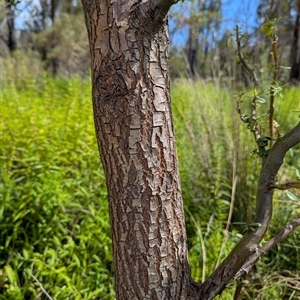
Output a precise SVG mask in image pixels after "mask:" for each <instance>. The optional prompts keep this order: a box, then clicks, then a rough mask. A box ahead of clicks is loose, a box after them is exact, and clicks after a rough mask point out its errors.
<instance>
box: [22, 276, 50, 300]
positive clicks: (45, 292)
mask: <svg viewBox="0 0 300 300" xmlns="http://www.w3.org/2000/svg"><path fill="white" fill-rule="evenodd" d="M26 272H27V274H29V276H31V277H32V278H33V279H34V281H36V282H37V283H38V285H39V286H40V288H41V290H42V292H43V293H44V294H45V295H46V297H47V298H48V299H49V300H53V298H52V297H51V296H50V295H49V294H48V293H47V291H46V290H45V289H44V288H43V286H42V284H41V283H40V282H39V281H38V279H37V278H36V277H35V276H34V275H32V274H31V273H29V272H28V271H26Z"/></svg>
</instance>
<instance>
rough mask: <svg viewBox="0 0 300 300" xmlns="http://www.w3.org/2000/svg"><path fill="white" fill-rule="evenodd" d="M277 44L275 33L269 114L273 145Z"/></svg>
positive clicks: (272, 142)
mask: <svg viewBox="0 0 300 300" xmlns="http://www.w3.org/2000/svg"><path fill="white" fill-rule="evenodd" d="M277 46H278V37H277V36H276V35H275V34H274V35H273V37H272V50H273V51H272V54H273V55H272V56H273V61H274V69H273V81H272V84H271V89H270V115H269V128H270V137H271V141H270V144H271V147H272V146H273V144H274V141H273V138H274V136H275V126H274V111H275V107H274V102H275V86H276V84H277V77H278V68H279V66H278V52H277Z"/></svg>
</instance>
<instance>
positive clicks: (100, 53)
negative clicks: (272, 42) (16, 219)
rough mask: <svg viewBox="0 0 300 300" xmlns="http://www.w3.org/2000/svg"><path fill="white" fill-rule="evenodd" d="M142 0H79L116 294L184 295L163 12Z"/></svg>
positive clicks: (184, 268) (182, 235) (181, 221)
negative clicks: (106, 194)
mask: <svg viewBox="0 0 300 300" xmlns="http://www.w3.org/2000/svg"><path fill="white" fill-rule="evenodd" d="M137 2H138V1H134V0H127V1H88V0H82V3H83V8H84V13H85V20H86V25H87V29H88V35H89V42H90V51H91V58H92V62H91V68H92V86H93V108H94V116H95V126H96V134H97V141H98V145H99V150H100V153H101V160H102V164H103V167H104V171H105V174H106V179H107V187H108V192H109V205H110V217H111V231H112V241H113V251H114V267H115V276H116V291H117V298H118V299H187V295H188V293H189V280H190V279H189V268H188V262H187V245H186V232H185V224H184V214H183V205H182V198H181V191H180V182H179V175H178V165H177V157H176V151H175V143H174V134H173V127H172V119H171V113H170V109H171V108H170V95H169V68H168V47H169V41H168V32H167V26H166V18H165V17H164V16H162V15H161V14H160V13H159V12H158V10H157V9H156V10H155V8H157V7H155V8H154V9H153V10H152V9H150V10H149V4H148V3H143V4H139V5H137ZM139 2H140V1H139ZM110 3H112V4H110ZM147 15H148V17H147Z"/></svg>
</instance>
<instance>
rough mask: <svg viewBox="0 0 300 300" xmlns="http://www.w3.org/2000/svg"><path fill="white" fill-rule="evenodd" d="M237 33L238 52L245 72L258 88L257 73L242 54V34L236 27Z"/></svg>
mask: <svg viewBox="0 0 300 300" xmlns="http://www.w3.org/2000/svg"><path fill="white" fill-rule="evenodd" d="M235 33H236V43H237V50H238V56H239V59H240V62H241V64H242V65H243V67H244V68H245V70H246V71H247V72H248V73H249V74H250V76H251V78H252V80H253V82H254V86H255V87H257V86H258V80H257V76H256V73H255V71H254V69H252V68H251V67H250V66H249V65H248V63H247V62H246V60H245V58H244V55H243V52H242V45H241V37H240V32H239V28H238V26H236V30H235Z"/></svg>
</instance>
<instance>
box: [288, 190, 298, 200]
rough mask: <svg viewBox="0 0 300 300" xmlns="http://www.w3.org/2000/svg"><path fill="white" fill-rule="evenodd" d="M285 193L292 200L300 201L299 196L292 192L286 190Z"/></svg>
mask: <svg viewBox="0 0 300 300" xmlns="http://www.w3.org/2000/svg"><path fill="white" fill-rule="evenodd" d="M285 192H286V195H287V196H288V197H289V198H290V199H291V200H293V201H300V197H298V196H296V195H295V194H293V193H292V192H290V191H288V190H286V191H285Z"/></svg>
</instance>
